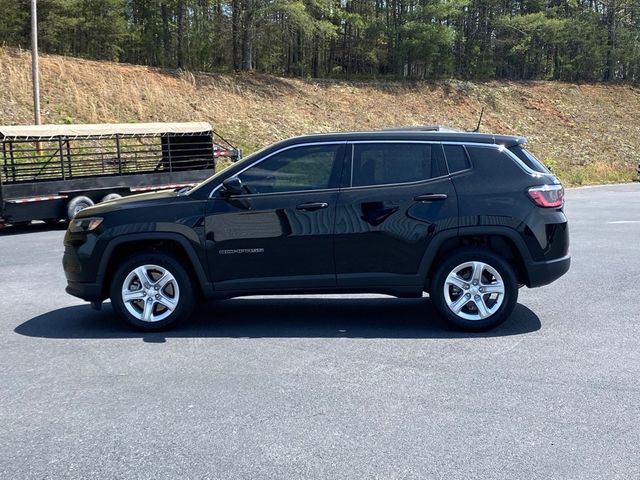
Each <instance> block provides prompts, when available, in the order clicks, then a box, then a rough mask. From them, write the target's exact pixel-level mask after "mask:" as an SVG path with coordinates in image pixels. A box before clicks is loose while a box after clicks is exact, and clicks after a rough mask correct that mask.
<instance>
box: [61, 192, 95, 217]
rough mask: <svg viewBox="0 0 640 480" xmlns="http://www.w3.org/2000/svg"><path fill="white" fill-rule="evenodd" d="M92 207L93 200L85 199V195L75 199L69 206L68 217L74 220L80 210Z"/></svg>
mask: <svg viewBox="0 0 640 480" xmlns="http://www.w3.org/2000/svg"><path fill="white" fill-rule="evenodd" d="M92 206H93V200H91V199H90V198H89V197H85V196H84V195H80V196H78V197H74V198H72V199H71V200H70V201H69V203H68V204H67V217H68V218H69V220H73V217H75V216H76V214H77V213H78V212H79V211H80V210H84V209H85V208H88V207H92Z"/></svg>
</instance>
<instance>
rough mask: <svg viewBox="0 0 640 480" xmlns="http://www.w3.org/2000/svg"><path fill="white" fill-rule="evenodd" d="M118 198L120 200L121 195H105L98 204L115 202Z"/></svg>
mask: <svg viewBox="0 0 640 480" xmlns="http://www.w3.org/2000/svg"><path fill="white" fill-rule="evenodd" d="M119 198H122V195H118V194H117V193H107V194H106V195H105V196H104V197H102V198H101V199H100V203H102V202H108V201H110V200H117V199H119Z"/></svg>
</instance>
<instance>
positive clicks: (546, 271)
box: [527, 254, 571, 288]
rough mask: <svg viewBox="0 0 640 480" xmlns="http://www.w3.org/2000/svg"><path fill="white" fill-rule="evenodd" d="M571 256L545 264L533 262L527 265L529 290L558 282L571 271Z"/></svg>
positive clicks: (545, 262) (548, 261)
mask: <svg viewBox="0 0 640 480" xmlns="http://www.w3.org/2000/svg"><path fill="white" fill-rule="evenodd" d="M570 266H571V255H569V254H567V255H566V256H564V257H561V258H556V259H554V260H547V261H544V262H532V263H530V264H529V265H527V271H528V274H529V283H528V284H527V286H528V287H529V288H535V287H542V286H543V285H548V284H550V283H551V282H553V281H555V280H557V279H558V278H560V277H561V276H562V275H564V274H565V273H567V272H568V271H569V267H570Z"/></svg>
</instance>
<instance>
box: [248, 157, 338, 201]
mask: <svg viewBox="0 0 640 480" xmlns="http://www.w3.org/2000/svg"><path fill="white" fill-rule="evenodd" d="M340 151H342V145H314V146H306V147H295V148H290V149H288V150H285V151H283V152H280V153H276V154H275V155H273V156H271V157H269V158H267V159H266V160H264V161H262V162H260V163H259V164H257V165H255V166H253V167H251V168H249V169H248V170H246V171H244V172H242V173H241V174H240V175H238V177H239V178H240V181H241V182H242V188H243V189H244V190H245V192H246V193H248V194H259V193H281V192H292V191H300V190H318V189H324V188H332V187H333V186H335V183H336V181H337V180H336V179H337V175H336V173H337V172H336V171H335V170H336V166H337V165H338V164H339V162H337V160H338V159H339V158H341V157H340V155H339V152H340Z"/></svg>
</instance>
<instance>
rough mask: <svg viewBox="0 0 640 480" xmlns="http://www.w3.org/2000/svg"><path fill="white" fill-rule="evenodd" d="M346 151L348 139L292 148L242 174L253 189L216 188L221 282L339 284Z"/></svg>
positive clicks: (212, 244) (213, 203) (214, 228)
mask: <svg viewBox="0 0 640 480" xmlns="http://www.w3.org/2000/svg"><path fill="white" fill-rule="evenodd" d="M344 151H345V143H344V142H341V143H332V144H313V145H300V146H294V147H291V148H287V149H286V150H283V151H280V152H277V153H275V154H273V155H271V156H269V157H267V158H265V159H263V160H262V161H259V162H257V163H256V164H253V165H252V166H251V167H249V168H247V169H246V170H245V171H242V172H241V173H239V174H238V175H237V177H238V178H239V179H240V181H241V182H242V187H243V190H244V192H245V193H243V194H241V195H233V196H231V197H227V196H224V195H221V194H220V190H218V191H217V192H216V193H214V198H212V199H211V200H210V201H209V202H208V205H207V215H206V223H205V228H206V238H207V256H208V259H209V268H210V272H211V275H212V277H213V278H214V282H215V288H216V289H217V290H262V289H267V290H277V289H292V288H300V289H302V288H317V287H335V285H336V279H335V264H334V251H333V236H332V235H333V225H334V221H335V212H336V203H337V198H338V185H339V182H340V175H341V171H342V167H343V161H344Z"/></svg>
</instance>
